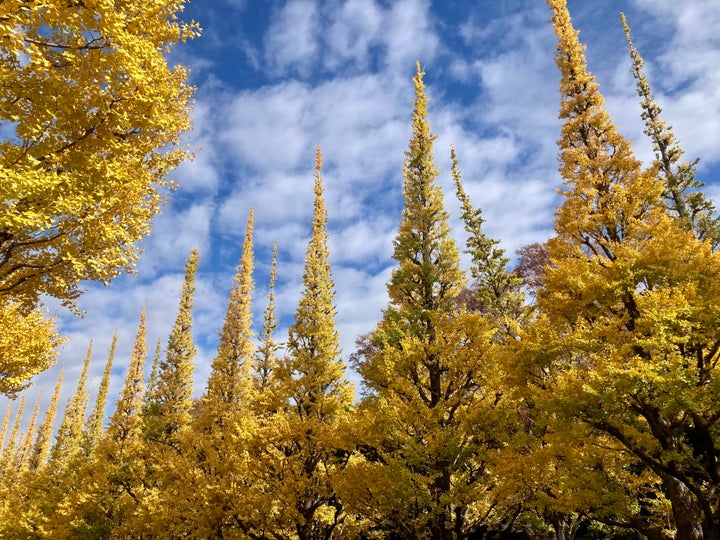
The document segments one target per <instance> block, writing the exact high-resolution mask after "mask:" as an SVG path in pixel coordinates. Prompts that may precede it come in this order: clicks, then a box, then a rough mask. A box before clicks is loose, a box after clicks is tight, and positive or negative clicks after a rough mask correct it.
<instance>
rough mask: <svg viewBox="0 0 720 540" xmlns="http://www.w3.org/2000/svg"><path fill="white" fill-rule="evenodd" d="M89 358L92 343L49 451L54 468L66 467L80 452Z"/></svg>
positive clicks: (85, 407)
mask: <svg viewBox="0 0 720 540" xmlns="http://www.w3.org/2000/svg"><path fill="white" fill-rule="evenodd" d="M91 356H92V341H91V342H90V344H89V345H88V350H87V353H86V354H85V361H84V362H83V367H82V371H81V372H80V379H79V380H78V383H77V388H76V389H75V393H74V394H73V395H72V397H71V398H70V400H69V401H68V404H67V406H66V407H65V414H64V415H63V419H62V422H61V423H60V429H59V430H58V434H57V438H56V439H55V444H54V445H53V447H52V449H51V451H50V461H51V462H52V464H53V466H54V467H60V468H62V467H65V466H67V465H68V464H69V462H70V460H71V458H72V457H74V456H75V454H76V453H77V452H78V451H79V450H80V443H81V442H82V433H83V426H84V424H85V413H86V411H87V406H88V400H89V399H90V397H89V395H88V391H87V388H86V385H87V376H88V370H89V368H90V357H91Z"/></svg>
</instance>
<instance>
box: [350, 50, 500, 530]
mask: <svg viewBox="0 0 720 540" xmlns="http://www.w3.org/2000/svg"><path fill="white" fill-rule="evenodd" d="M423 76H424V73H423V71H422V70H421V68H420V65H419V63H418V66H417V74H416V76H415V78H414V83H415V101H414V109H413V113H412V138H411V140H410V144H409V148H408V150H407V152H406V154H405V167H404V171H403V173H404V184H403V187H404V190H403V191H404V198H405V208H404V210H403V213H402V218H401V221H400V226H399V229H398V234H397V237H396V239H395V242H394V248H395V249H394V255H393V257H394V259H395V260H396V261H397V267H396V268H395V269H394V270H393V273H392V277H391V279H390V282H389V284H388V295H389V297H390V303H389V305H388V307H387V309H386V310H385V313H384V317H383V320H382V321H381V322H380V323H379V324H378V326H377V328H376V329H375V331H374V333H373V334H372V336H371V338H370V343H369V346H368V347H367V348H366V349H365V350H364V351H361V352H360V354H359V355H358V356H357V357H356V358H358V360H359V362H358V369H359V371H360V373H361V375H362V376H363V379H364V382H365V384H366V386H367V387H368V389H369V390H370V393H369V395H368V397H367V398H366V399H365V400H364V403H363V416H361V418H365V419H367V426H366V427H365V428H364V430H363V431H364V432H365V435H364V436H361V437H360V442H361V445H360V449H361V453H362V455H363V459H361V460H357V461H356V462H355V463H354V464H353V466H351V467H350V468H349V469H348V473H347V478H348V480H349V481H348V482H347V483H345V484H344V486H345V487H347V488H348V491H347V492H344V495H345V497H346V498H347V500H348V501H349V503H348V504H350V506H351V507H352V508H353V510H354V511H355V512H357V513H360V514H362V515H364V516H365V518H366V519H367V521H368V522H369V523H370V524H371V527H374V528H380V529H381V530H384V531H386V533H392V534H395V535H399V536H401V537H403V538H437V539H444V538H453V537H455V538H465V537H467V535H469V534H471V532H472V531H474V530H476V529H477V528H478V527H479V526H480V525H481V524H488V523H492V522H493V521H494V520H495V519H497V516H496V511H495V508H498V509H499V508H501V507H502V504H499V502H498V501H497V500H495V496H494V494H491V492H492V486H490V485H486V484H484V479H486V478H489V477H487V476H485V474H486V471H487V470H488V459H487V457H488V451H489V450H490V449H491V447H492V445H494V444H495V443H494V442H492V439H493V438H495V437H496V434H497V431H496V428H495V427H494V426H493V425H494V424H497V423H498V420H499V417H498V416H497V411H496V408H497V404H498V399H497V397H496V389H497V388H498V382H497V380H496V373H495V368H494V367H493V366H494V363H493V362H492V361H491V354H492V339H493V336H494V335H495V334H496V332H497V330H496V329H495V328H494V327H493V325H492V324H491V323H490V321H489V319H485V318H484V317H483V316H482V315H481V314H480V313H478V312H475V313H471V312H469V311H467V310H466V309H463V308H458V294H459V293H460V291H461V289H462V287H463V286H464V284H465V276H464V273H463V272H462V271H461V269H460V265H459V252H458V248H457V246H456V244H455V241H454V240H453V239H452V237H451V235H450V226H449V224H448V217H449V216H448V212H447V211H446V210H445V207H444V202H443V194H442V190H441V188H440V186H439V185H438V184H437V183H436V179H437V177H438V174H439V173H438V170H437V167H436V166H435V163H434V159H433V154H432V150H433V141H434V140H435V138H436V136H435V135H434V134H433V133H432V132H431V131H430V126H429V123H428V120H427V103H428V98H427V96H426V92H425V84H424V82H423ZM453 172H454V174H455V176H456V179H457V178H459V174H458V171H457V166H456V167H455V168H454V171H453ZM469 215H471V217H472V218H473V219H474V220H475V221H473V223H472V225H473V226H479V221H478V220H477V218H478V216H477V214H475V213H474V211H472V210H470V214H469ZM476 238H477V237H476ZM485 429H487V431H485ZM358 485H362V486H365V487H364V488H363V489H361V490H358V489H354V488H353V486H358Z"/></svg>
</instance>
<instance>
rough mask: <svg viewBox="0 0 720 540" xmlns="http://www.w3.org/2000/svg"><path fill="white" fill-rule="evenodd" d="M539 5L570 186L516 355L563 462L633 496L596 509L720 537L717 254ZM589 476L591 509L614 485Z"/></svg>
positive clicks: (557, 6) (684, 534)
mask: <svg viewBox="0 0 720 540" xmlns="http://www.w3.org/2000/svg"><path fill="white" fill-rule="evenodd" d="M548 3H549V4H550V7H551V9H552V12H553V26H554V29H555V32H556V34H557V36H558V46H557V52H556V63H557V65H558V68H559V70H560V73H561V83H560V95H561V107H560V118H561V119H562V120H563V121H564V124H563V127H562V135H561V138H560V140H559V142H558V146H559V148H560V174H561V176H562V177H563V179H564V182H565V189H564V190H563V192H562V194H563V197H564V200H563V203H562V205H561V206H560V207H559V208H558V210H557V212H556V216H555V231H556V236H555V237H554V238H552V239H551V240H550V241H549V242H548V255H549V260H550V262H549V265H548V266H547V267H546V269H545V275H544V277H543V282H542V288H541V289H540V290H539V291H538V295H537V304H538V316H537V318H536V320H535V322H534V323H533V324H532V325H530V326H529V327H528V328H526V330H525V333H524V335H523V343H522V345H521V349H524V351H525V352H524V356H523V354H521V355H520V356H519V357H518V365H520V366H524V369H526V374H527V379H528V381H529V382H531V383H533V384H531V385H530V387H529V388H530V389H531V388H535V390H536V391H535V392H534V393H533V392H532V390H530V392H531V395H532V397H533V401H534V403H535V404H536V406H537V408H538V409H540V410H543V411H545V412H547V415H546V418H547V421H548V422H549V424H548V425H549V429H551V430H552V431H554V433H556V434H559V433H561V432H562V431H563V430H567V431H566V433H568V434H569V435H570V436H571V437H572V438H574V441H575V442H576V444H575V447H576V448H577V449H578V450H577V451H575V452H574V453H572V454H571V456H572V457H570V456H566V460H567V461H568V462H569V461H575V465H576V466H577V465H578V464H579V463H582V464H584V468H585V471H586V472H590V471H601V472H602V473H603V474H602V475H599V476H598V477H599V478H608V477H614V478H622V477H623V476H624V477H625V480H626V481H625V482H624V483H623V486H622V487H623V489H625V490H626V491H627V492H628V493H629V494H630V495H633V496H634V497H633V498H632V499H630V500H628V504H627V505H626V507H625V508H623V509H620V510H618V511H619V512H620V513H619V514H616V515H614V516H612V515H611V516H605V517H607V518H609V519H611V520H616V521H620V522H624V523H627V524H628V525H629V526H631V527H633V528H638V527H639V525H640V523H639V521H640V520H639V519H638V518H642V520H643V521H645V523H646V525H647V527H648V529H649V530H657V529H663V528H665V529H667V528H670V529H674V531H675V532H674V535H675V538H678V539H682V540H685V539H688V540H690V539H692V540H700V539H708V538H718V535H719V534H720V493H718V489H717V486H718V474H720V470H719V469H718V465H717V463H718V447H719V446H720V425H719V423H720V413H718V408H717V402H718V396H720V379H719V378H718V372H717V369H718V359H719V358H720V356H719V352H720V333H719V332H718V326H719V325H718V322H719V320H718V316H719V314H718V310H717V306H718V305H720V285H719V283H720V258H719V257H718V255H717V254H716V253H713V251H712V245H711V242H710V241H701V240H700V239H699V238H698V236H699V235H696V234H695V231H693V228H692V227H689V226H687V225H688V224H687V223H684V222H683V220H681V219H676V216H675V215H674V213H673V212H671V210H672V209H671V208H669V207H668V204H667V203H666V199H665V195H666V194H667V192H666V186H667V184H666V182H664V181H663V177H662V175H661V174H659V173H658V169H657V167H650V168H648V169H643V168H642V167H641V164H640V162H639V161H638V160H637V159H636V158H635V157H634V155H633V153H632V150H631V147H630V143H629V142H628V141H627V139H625V138H624V137H622V136H621V135H620V134H619V133H618V130H617V127H616V126H615V125H614V124H613V123H612V121H611V119H610V117H609V115H608V113H607V112H606V111H605V109H604V108H603V98H602V95H601V94H600V92H599V89H598V83H597V81H596V80H595V78H594V77H593V76H592V75H591V74H590V73H589V72H588V71H587V67H586V62H585V57H584V52H583V51H584V49H583V47H582V45H581V44H580V42H579V39H578V33H577V31H576V30H575V29H574V28H573V26H572V23H571V21H570V15H569V13H568V10H567V7H566V5H565V1H564V0H548ZM558 420H560V421H559V422H558ZM568 448H570V446H568ZM608 452H609V453H610V454H612V455H614V456H615V458H616V459H615V463H612V460H607V459H603V456H604V455H607V453H608ZM628 473H634V474H628ZM598 477H596V478H598ZM633 482H635V485H634V486H633ZM595 486H596V488H597V489H595V490H586V495H587V496H592V497H594V500H593V504H588V501H587V500H582V499H580V498H576V500H574V501H573V502H574V504H575V507H576V508H577V507H582V508H583V509H584V510H586V511H592V512H593V513H595V514H596V515H598V514H602V513H603V506H604V505H606V504H607V503H608V500H607V499H604V498H603V496H609V497H610V498H616V497H617V496H618V492H617V491H615V492H613V493H609V492H608V491H607V490H606V489H605V487H606V484H605V483H604V482H603V483H599V482H598V483H596V484H595ZM566 491H567V490H566ZM663 500H666V501H668V502H669V508H670V512H669V515H667V513H666V512H667V511H668V505H663V504H658V503H659V502H661V501H663ZM648 518H650V519H648ZM669 523H671V526H670V527H669V526H668V525H669Z"/></svg>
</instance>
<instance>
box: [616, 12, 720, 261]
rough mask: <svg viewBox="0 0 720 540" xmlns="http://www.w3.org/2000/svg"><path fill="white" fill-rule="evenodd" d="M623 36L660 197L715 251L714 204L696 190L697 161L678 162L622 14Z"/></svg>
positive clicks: (719, 240)
mask: <svg viewBox="0 0 720 540" xmlns="http://www.w3.org/2000/svg"><path fill="white" fill-rule="evenodd" d="M620 19H621V21H622V25H623V29H624V30H625V37H626V38H627V42H628V49H629V52H630V58H631V59H632V68H631V70H630V71H631V73H632V74H633V77H634V78H635V83H636V87H637V93H638V95H639V96H640V98H641V101H640V105H641V107H642V110H643V112H642V119H643V120H644V121H645V134H646V135H647V136H649V137H650V139H651V140H652V145H653V150H654V151H655V167H656V168H657V170H658V174H659V175H660V178H661V179H662V180H663V182H664V186H665V189H664V192H663V196H664V197H665V200H666V201H667V206H668V209H669V210H670V212H671V215H673V216H674V217H675V218H677V219H678V220H679V221H680V224H681V226H682V227H683V229H685V230H688V231H689V230H692V231H693V232H694V233H695V235H696V236H697V237H698V238H699V239H700V240H707V241H709V242H710V244H711V245H712V246H713V248H717V247H718V245H720V217H718V216H716V215H715V214H716V212H715V205H714V204H713V202H712V200H711V199H708V198H707V197H706V196H705V195H704V194H703V193H702V192H701V191H698V189H699V188H701V187H702V186H703V183H702V182H700V181H698V180H697V179H696V178H695V172H696V165H697V162H698V160H697V159H696V160H694V161H692V162H690V163H688V162H682V163H681V162H680V159H681V158H682V156H683V154H684V151H683V149H682V147H681V146H680V144H679V142H678V141H677V140H676V138H675V134H674V133H673V130H672V127H671V126H668V125H667V124H666V123H665V121H664V120H663V119H662V118H661V117H660V114H661V113H662V109H661V108H660V106H659V105H658V104H657V101H656V100H655V95H654V94H653V92H652V89H651V88H650V84H649V83H648V80H647V77H646V76H645V72H644V69H643V65H644V62H643V59H642V56H641V55H640V51H638V49H637V48H636V47H635V45H634V43H633V40H632V37H631V35H630V26H629V25H628V22H627V19H626V18H625V14H624V13H621V14H620Z"/></svg>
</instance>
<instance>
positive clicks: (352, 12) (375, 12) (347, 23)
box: [322, 0, 385, 70]
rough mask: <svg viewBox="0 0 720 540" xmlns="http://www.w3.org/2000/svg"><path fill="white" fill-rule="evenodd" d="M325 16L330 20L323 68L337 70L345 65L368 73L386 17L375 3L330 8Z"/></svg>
mask: <svg viewBox="0 0 720 540" xmlns="http://www.w3.org/2000/svg"><path fill="white" fill-rule="evenodd" d="M325 10H326V11H325V12H324V13H323V15H324V17H325V18H328V19H329V24H328V25H327V28H326V29H325V30H324V31H323V33H322V34H323V39H324V41H325V45H326V47H327V49H326V54H325V57H324V65H325V68H326V69H328V70H334V69H338V68H340V67H342V66H343V65H345V64H348V63H350V64H352V65H353V67H354V68H355V69H359V70H365V69H366V68H367V67H368V66H369V64H370V62H371V50H372V48H373V47H375V46H377V45H378V44H379V42H380V39H381V33H380V29H381V27H382V21H383V18H384V16H385V14H384V13H383V10H382V9H381V8H380V7H379V6H378V5H377V3H376V2H374V1H371V0H349V1H347V2H340V3H337V5H332V4H330V5H329V6H326V7H325Z"/></svg>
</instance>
